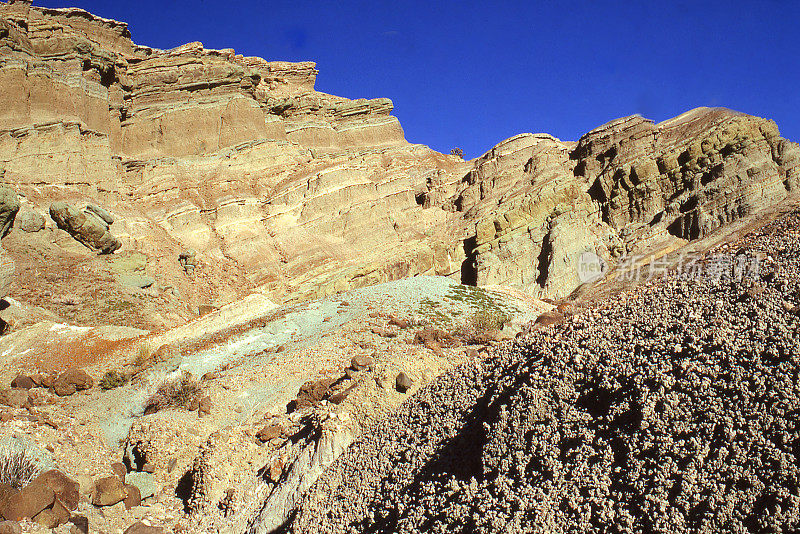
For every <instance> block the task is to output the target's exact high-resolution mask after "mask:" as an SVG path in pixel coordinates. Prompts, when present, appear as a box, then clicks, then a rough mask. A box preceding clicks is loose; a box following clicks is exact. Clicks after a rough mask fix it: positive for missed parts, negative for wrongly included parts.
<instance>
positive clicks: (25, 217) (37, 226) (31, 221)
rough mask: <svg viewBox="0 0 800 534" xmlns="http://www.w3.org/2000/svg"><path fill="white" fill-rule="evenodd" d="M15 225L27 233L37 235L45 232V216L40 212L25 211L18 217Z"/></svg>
mask: <svg viewBox="0 0 800 534" xmlns="http://www.w3.org/2000/svg"><path fill="white" fill-rule="evenodd" d="M14 225H15V226H16V227H17V228H19V229H20V230H22V231H23V232H27V233H30V234H32V233H35V232H39V231H41V230H44V227H45V219H44V215H42V214H41V213H39V212H38V211H23V212H22V213H21V214H19V215H18V216H17V219H16V222H15V223H14Z"/></svg>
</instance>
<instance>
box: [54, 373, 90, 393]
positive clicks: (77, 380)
mask: <svg viewBox="0 0 800 534" xmlns="http://www.w3.org/2000/svg"><path fill="white" fill-rule="evenodd" d="M58 379H60V380H63V381H65V382H67V383H68V384H73V385H74V386H75V388H76V389H77V390H78V391H83V390H84V389H90V388H91V387H92V386H93V385H94V380H92V377H91V376H89V375H88V373H86V371H84V370H83V369H68V370H66V371H64V372H63V373H61V375H59V377H58Z"/></svg>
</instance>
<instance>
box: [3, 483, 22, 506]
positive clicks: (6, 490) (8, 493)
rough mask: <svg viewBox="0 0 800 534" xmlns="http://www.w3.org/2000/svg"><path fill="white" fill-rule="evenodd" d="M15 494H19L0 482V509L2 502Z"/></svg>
mask: <svg viewBox="0 0 800 534" xmlns="http://www.w3.org/2000/svg"><path fill="white" fill-rule="evenodd" d="M17 493H19V490H17V489H14V488H13V487H12V486H11V485H9V484H6V483H5V482H0V508H2V506H3V503H4V502H6V501H7V500H8V499H10V498H11V497H12V496H14V495H16V494H17Z"/></svg>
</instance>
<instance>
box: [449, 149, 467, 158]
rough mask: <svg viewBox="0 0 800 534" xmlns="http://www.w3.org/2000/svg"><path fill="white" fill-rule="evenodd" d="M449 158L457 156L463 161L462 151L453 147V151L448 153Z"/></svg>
mask: <svg viewBox="0 0 800 534" xmlns="http://www.w3.org/2000/svg"><path fill="white" fill-rule="evenodd" d="M450 155H451V156H458V157H459V158H461V159H464V151H463V150H461V149H460V148H459V147H455V148H454V149H453V150H451V151H450Z"/></svg>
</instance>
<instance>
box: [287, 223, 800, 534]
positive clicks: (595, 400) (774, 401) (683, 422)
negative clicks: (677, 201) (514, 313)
mask: <svg viewBox="0 0 800 534" xmlns="http://www.w3.org/2000/svg"><path fill="white" fill-rule="evenodd" d="M799 227H800V211H796V212H794V213H793V214H792V215H791V216H790V217H786V218H784V219H782V220H780V221H779V222H778V223H775V224H772V225H770V226H768V227H767V228H765V229H763V230H762V231H759V232H755V233H753V234H751V235H750V236H749V237H747V238H745V239H744V240H743V241H742V242H739V243H736V244H735V245H734V246H733V247H732V249H730V250H735V251H737V252H736V254H735V257H736V258H737V259H738V260H741V263H738V264H739V265H742V264H746V265H750V263H749V262H750V260H752V259H753V258H758V257H760V258H762V262H763V263H762V264H761V267H760V268H758V269H752V270H751V269H747V270H743V269H741V268H740V267H737V266H736V265H737V262H738V260H737V262H734V263H733V264H730V263H726V257H727V256H728V255H730V252H729V251H728V252H726V250H729V249H727V245H722V247H720V249H718V250H716V251H715V252H714V253H713V254H710V255H709V256H707V257H706V258H704V266H705V267H707V268H709V269H713V268H714V267H713V266H714V264H715V263H716V262H722V263H721V265H722V268H721V269H720V270H719V271H710V272H716V273H717V274H716V275H712V274H709V271H706V272H705V273H704V274H700V275H698V274H697V273H695V274H694V275H692V274H689V273H683V274H682V275H681V276H672V277H669V278H667V279H665V280H659V281H658V282H654V283H652V284H649V285H648V286H640V287H638V288H636V289H634V290H632V291H629V292H625V293H623V294H619V295H616V296H614V297H612V298H611V299H610V300H609V301H607V302H604V303H603V305H602V306H598V307H596V308H595V309H593V310H591V311H588V312H586V313H582V314H579V315H571V316H570V317H568V318H566V319H565V321H564V323H563V324H559V325H556V326H554V327H551V328H546V329H545V328H542V329H539V330H537V331H535V332H533V333H532V334H531V335H530V336H527V337H524V338H523V339H521V340H520V341H519V342H517V343H516V344H515V345H513V346H512V345H506V346H503V347H501V348H500V349H498V350H497V351H495V352H494V353H493V354H491V355H489V356H488V357H487V358H484V359H483V360H479V361H476V362H472V363H471V364H470V365H463V366H460V367H458V368H456V369H455V370H453V371H451V372H450V373H448V374H446V375H444V376H442V377H440V378H439V379H438V380H437V381H435V382H434V383H432V384H430V385H429V386H428V387H425V388H423V389H422V390H421V391H420V392H419V393H418V394H417V395H415V396H414V397H412V398H411V399H409V400H408V401H407V402H406V403H404V404H403V406H402V407H401V408H400V410H398V412H397V413H395V414H393V415H391V416H390V417H388V418H387V419H385V420H382V421H380V422H379V423H377V424H375V425H374V427H373V428H372V429H370V430H369V431H367V432H365V434H364V435H363V436H362V438H361V439H359V440H358V442H357V443H355V444H354V445H353V446H351V447H350V448H349V449H348V450H347V452H345V453H344V454H343V455H342V456H341V457H340V458H339V459H338V460H337V462H336V463H335V464H334V465H333V466H332V467H331V468H329V469H328V470H327V471H326V472H325V473H324V474H323V475H322V477H321V478H320V479H319V481H318V482H317V484H316V485H315V486H314V487H313V488H312V489H311V490H310V491H309V493H308V495H307V496H306V499H305V501H304V504H303V506H302V508H301V510H300V512H299V513H298V514H297V518H296V520H295V521H294V522H293V524H292V525H291V526H290V527H288V528H287V530H288V531H291V532H296V533H308V532H315V533H334V532H336V533H343V532H347V533H356V532H358V533H377V532H396V533H418V532H486V533H488V532H515V533H516V532H519V533H537V532H554V533H562V532H564V533H566V532H587V533H601V532H610V531H614V532H665V533H683V532H698V533H709V534H710V533H716V532H794V531H796V530H797V529H798V526H800V499H798V498H797V491H796V490H797V480H798V476H800V464H798V462H797V458H798V443H800V423H798V420H797V417H796V414H797V413H798V409H800V397H798V396H797V394H796V391H797V390H796V388H797V386H796V380H795V378H794V377H796V376H797V373H798V372H800V346H798V342H797V339H796V337H797V336H796V332H797V329H798V327H800V324H799V322H798V321H800V318H798V316H797V315H796V314H794V313H792V312H788V311H787V310H786V307H785V306H784V304H785V303H787V302H789V303H792V304H794V303H796V302H798V301H800V241H798V228H799ZM767 258H769V259H767ZM754 288H756V289H755V290H754V291H753V289H754Z"/></svg>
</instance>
